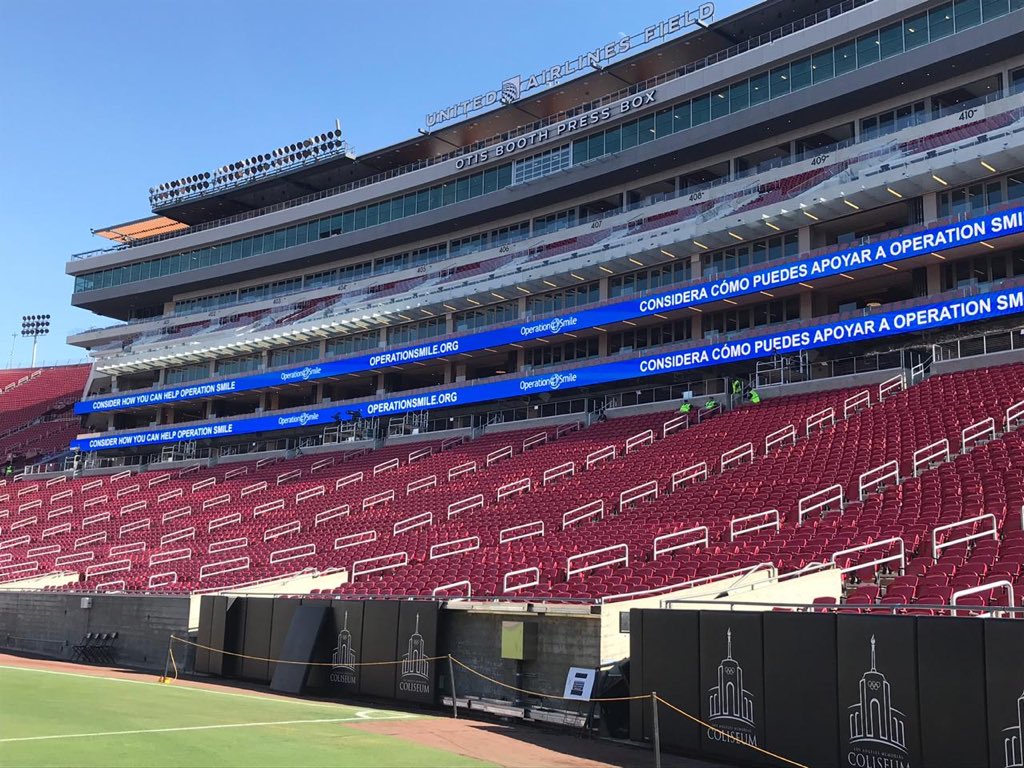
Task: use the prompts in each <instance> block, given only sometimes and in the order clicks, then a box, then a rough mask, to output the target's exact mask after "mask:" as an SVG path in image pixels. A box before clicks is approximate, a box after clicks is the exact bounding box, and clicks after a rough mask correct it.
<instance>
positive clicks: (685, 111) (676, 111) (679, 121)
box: [672, 70, 1024, 131]
mask: <svg viewBox="0 0 1024 768" xmlns="http://www.w3.org/2000/svg"><path fill="white" fill-rule="evenodd" d="M1022 74H1024V70H1022ZM734 87H735V86H734ZM672 123H673V126H674V128H675V130H677V131H685V130H686V129H687V128H689V127H690V102H688V101H686V102H683V103H682V104H676V105H675V106H674V107H673V108H672Z"/></svg>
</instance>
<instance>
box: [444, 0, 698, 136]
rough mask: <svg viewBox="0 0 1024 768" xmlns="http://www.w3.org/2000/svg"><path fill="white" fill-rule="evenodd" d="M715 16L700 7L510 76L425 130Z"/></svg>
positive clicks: (448, 110) (508, 100) (516, 98)
mask: <svg viewBox="0 0 1024 768" xmlns="http://www.w3.org/2000/svg"><path fill="white" fill-rule="evenodd" d="M714 15H715V4H714V3H701V4H700V5H699V6H697V7H696V8H692V9H690V10H687V11H684V12H683V13H678V14H675V15H673V16H669V17H668V18H666V19H662V20H660V21H658V22H656V23H655V24H651V25H650V26H647V27H644V29H643V30H642V31H640V32H637V33H635V34H632V35H622V36H621V37H619V38H617V39H615V40H612V41H610V42H608V43H605V44H604V45H602V46H599V47H597V48H595V49H593V50H591V51H585V52H584V53H581V54H579V55H578V56H576V57H575V58H572V59H567V60H565V61H563V62H562V63H560V64H554V65H552V66H549V67H545V68H544V69H542V70H540V71H539V72H535V73H534V74H532V75H513V76H512V77H508V78H506V79H504V80H502V82H501V85H500V86H499V87H498V88H496V89H494V90H490V91H486V92H485V93H481V94H478V95H477V96H474V97H472V98H470V99H466V100H464V101H460V102H456V103H455V104H452V105H451V106H448V107H445V108H444V109H439V110H437V111H436V112H431V113H429V114H427V115H426V118H425V120H426V124H427V128H433V127H434V126H436V125H440V124H441V123H446V122H448V121H449V120H455V119H457V118H460V117H466V116H468V115H471V114H472V113H474V112H477V111H479V110H481V109H487V108H488V107H493V106H494V105H495V104H498V103H501V104H504V105H506V106H507V105H509V104H514V103H515V102H517V101H519V100H520V99H521V98H523V96H525V95H526V94H528V93H529V92H530V91H533V90H536V89H537V88H543V87H545V86H549V85H555V84H557V83H559V82H560V81H562V80H564V79H565V78H567V77H571V76H573V75H580V74H586V73H588V72H591V71H593V70H596V69H599V68H601V67H603V66H605V65H606V64H608V63H610V62H612V61H613V60H614V59H617V58H619V57H621V56H624V55H626V54H627V53H629V52H630V51H632V50H634V49H636V48H639V47H641V46H644V45H647V44H649V43H652V42H654V41H656V40H661V39H663V38H665V37H668V36H669V35H673V34H675V33H677V32H679V31H681V30H683V29H686V28H687V27H690V26H692V25H694V24H706V23H707V22H709V21H711V19H713V18H714Z"/></svg>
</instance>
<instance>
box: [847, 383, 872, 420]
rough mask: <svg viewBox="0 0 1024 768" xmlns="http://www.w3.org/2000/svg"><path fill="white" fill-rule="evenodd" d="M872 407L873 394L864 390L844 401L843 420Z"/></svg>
mask: <svg viewBox="0 0 1024 768" xmlns="http://www.w3.org/2000/svg"><path fill="white" fill-rule="evenodd" d="M870 406H871V392H870V391H868V390H866V389H865V390H863V391H862V392H858V393H857V394H855V395H850V396H849V397H848V398H846V399H845V400H844V401H843V418H844V419H848V418H850V414H851V413H856V412H857V411H859V410H860V409H861V408H869V407H870Z"/></svg>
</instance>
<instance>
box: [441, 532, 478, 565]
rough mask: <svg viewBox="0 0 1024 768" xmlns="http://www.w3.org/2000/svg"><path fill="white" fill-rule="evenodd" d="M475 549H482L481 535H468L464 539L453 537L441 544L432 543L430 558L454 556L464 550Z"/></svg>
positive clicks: (470, 550)
mask: <svg viewBox="0 0 1024 768" xmlns="http://www.w3.org/2000/svg"><path fill="white" fill-rule="evenodd" d="M447 547H453V548H452V549H450V550H449V549H446V548H447ZM475 549H480V537H479V536H466V537H465V538H462V539H452V540H451V541H442V542H441V543H440V544H432V545H431V547H430V557H429V559H430V560H440V559H441V558H443V557H452V556H453V555H461V554H463V553H464V552H472V551H473V550H475Z"/></svg>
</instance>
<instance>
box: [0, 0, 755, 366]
mask: <svg viewBox="0 0 1024 768" xmlns="http://www.w3.org/2000/svg"><path fill="white" fill-rule="evenodd" d="M698 4H699V3H698V2H697V0H692V1H691V2H688V1H687V0H674V1H669V0H643V2H633V3H622V2H611V0H603V1H598V2H595V0H547V1H546V2H541V1H540V0H520V2H517V3H476V2H469V1H468V0H463V1H462V2H454V1H453V0H433V1H432V2H429V3H419V2H412V0H391V1H390V2H388V1H387V0H385V1H384V2H373V3H371V2H363V0H351V1H350V2H340V0H339V1H337V2H326V1H318V2H304V1H301V0H300V1H297V2H292V3H283V2H267V1H266V0H246V1H245V2H242V1H241V0H238V1H236V2H223V1H221V2H218V1H217V0H175V1H174V2H169V1H168V0H144V1H141V2H140V0H96V2H75V1H72V0H62V1H56V2H39V1H37V0H0V146H2V147H3V153H4V159H3V162H2V166H0V168H2V170H0V231H2V232H3V239H2V240H0V259H2V265H3V267H2V268H3V279H2V280H0V367H7V366H8V363H9V361H10V360H12V349H13V363H14V365H15V366H18V365H27V364H28V361H29V356H30V352H31V346H30V342H29V341H28V340H24V339H21V338H12V334H16V333H18V332H19V331H20V328H21V317H22V315H25V314H34V313H38V312H49V313H50V314H51V315H53V326H52V331H51V335H50V336H49V337H48V338H46V339H43V340H41V341H40V345H39V359H40V360H41V361H47V362H60V361H66V360H68V359H72V358H73V359H82V358H83V354H82V352H81V351H80V350H78V349H77V348H74V347H70V346H68V345H67V344H65V342H64V339H65V338H66V337H67V335H68V333H69V332H71V331H74V330H80V329H83V328H88V327H91V326H94V325H105V324H109V321H106V320H104V319H103V318H100V317H96V316H94V315H92V314H91V313H88V312H84V311H81V310H74V309H72V307H71V303H70V296H71V288H72V285H71V279H70V278H69V277H67V276H66V275H65V274H64V264H65V262H66V261H67V259H68V257H69V256H70V255H71V254H73V253H77V252H81V251H87V250H92V249H94V248H99V247H102V246H103V245H104V243H105V241H103V240H101V239H100V238H96V237H94V236H93V235H91V234H90V229H91V228H98V227H102V226H109V225H111V224H117V223H120V222H124V221H129V220H131V219H135V218H141V217H144V216H146V215H149V213H150V211H149V208H148V200H147V197H148V190H149V187H151V186H153V185H155V184H157V183H159V182H161V181H168V180H170V179H175V178H179V177H181V176H185V175H188V174H191V173H196V172H199V171H203V170H208V169H212V168H214V167H216V166H219V165H223V164H225V163H228V162H231V161H234V160H237V159H240V158H242V157H247V156H249V155H253V154H258V153H259V152H262V151H264V150H266V149H269V148H272V147H276V146H279V145H282V144H287V143H290V142H293V141H296V140H299V139H301V138H304V137H306V136H309V135H311V134H313V133H318V132H322V131H324V130H327V129H329V128H331V127H332V126H333V125H334V120H335V118H338V119H340V120H341V124H342V129H343V131H344V133H345V137H346V139H347V140H348V141H349V143H350V144H351V145H352V146H353V148H354V150H355V152H356V154H360V153H363V152H367V151H370V150H373V149H377V148H379V147H383V146H387V145H388V144H391V143H394V142H396V141H400V140H403V139H406V138H409V137H410V136H413V135H414V134H415V133H416V129H417V128H419V127H422V126H423V124H424V123H423V116H424V115H425V114H426V113H427V112H430V111H433V110H435V109H439V108H442V107H444V106H446V105H447V104H450V103H454V102H455V101H458V100H460V99H462V98H468V97H472V96H473V95H475V94H477V93H481V92H484V91H486V90H490V89H491V88H493V87H495V85H496V84H497V83H499V82H500V81H501V80H502V79H503V78H504V77H506V76H508V75H512V74H516V73H521V72H530V71H535V70H538V69H540V68H542V67H544V66H547V65H551V64H554V63H557V62H559V61H563V60H564V59H565V58H567V57H569V56H573V55H576V54H578V53H580V52H582V51H585V50H588V49H593V48H594V47H596V46H598V45H600V44H603V43H605V42H608V41H610V40H613V39H615V38H616V37H617V36H618V35H619V34H620V33H634V32H637V31H639V30H640V29H642V28H643V27H644V26H646V25H648V24H652V23H654V22H656V21H658V20H660V19H663V18H667V17H669V16H671V15H673V14H676V13H680V12H681V11H685V10H687V9H689V8H692V7H696V6H697V5H698ZM751 4H752V2H750V0H720V1H719V2H717V3H716V8H717V13H716V18H722V17H723V16H725V15H728V14H730V13H733V12H735V11H736V10H738V9H740V8H743V7H746V6H748V5H751Z"/></svg>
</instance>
